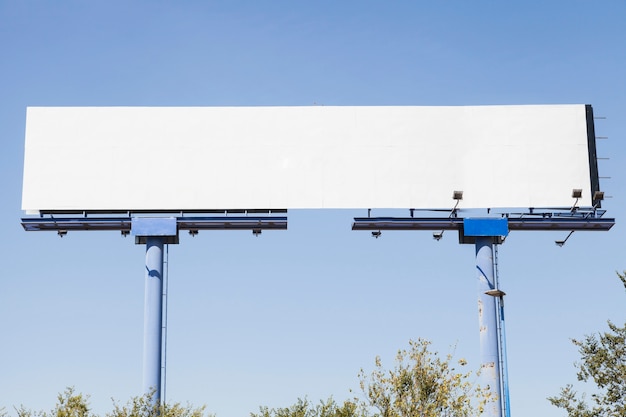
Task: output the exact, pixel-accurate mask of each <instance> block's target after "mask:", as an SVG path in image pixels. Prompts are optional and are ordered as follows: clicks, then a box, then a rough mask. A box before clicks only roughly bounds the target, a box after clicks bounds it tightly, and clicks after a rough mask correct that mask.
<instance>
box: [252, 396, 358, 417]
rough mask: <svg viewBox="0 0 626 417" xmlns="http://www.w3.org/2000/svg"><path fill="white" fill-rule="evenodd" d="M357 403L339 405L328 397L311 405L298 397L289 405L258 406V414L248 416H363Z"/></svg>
mask: <svg viewBox="0 0 626 417" xmlns="http://www.w3.org/2000/svg"><path fill="white" fill-rule="evenodd" d="M360 412H361V410H359V407H358V405H357V404H356V403H355V402H352V401H345V402H344V403H343V404H342V405H339V404H337V403H336V402H335V400H333V399H332V398H329V399H328V400H327V401H326V402H324V401H320V403H319V404H317V405H313V404H311V403H310V402H309V400H307V399H306V398H305V399H301V398H298V401H297V402H296V403H295V404H293V405H292V406H290V407H285V408H272V409H269V408H268V407H260V411H259V413H258V414H255V413H250V417H365V415H364V414H360Z"/></svg>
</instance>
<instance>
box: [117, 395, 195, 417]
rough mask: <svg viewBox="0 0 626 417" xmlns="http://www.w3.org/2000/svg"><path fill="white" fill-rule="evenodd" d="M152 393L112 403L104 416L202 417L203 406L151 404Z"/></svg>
mask: <svg viewBox="0 0 626 417" xmlns="http://www.w3.org/2000/svg"><path fill="white" fill-rule="evenodd" d="M152 397H153V393H147V394H144V395H143V396H141V397H133V398H131V399H130V400H129V401H128V402H127V403H126V404H124V405H120V404H119V403H114V409H113V411H112V412H111V413H107V414H106V417H204V409H205V407H204V406H202V407H197V408H196V407H193V406H191V405H185V406H183V405H181V404H180V403H174V404H167V403H166V404H161V405H158V404H157V405H154V404H152Z"/></svg>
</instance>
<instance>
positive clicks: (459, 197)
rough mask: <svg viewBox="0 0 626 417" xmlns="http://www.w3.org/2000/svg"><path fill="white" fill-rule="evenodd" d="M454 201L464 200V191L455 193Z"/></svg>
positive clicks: (453, 194) (453, 195)
mask: <svg viewBox="0 0 626 417" xmlns="http://www.w3.org/2000/svg"><path fill="white" fill-rule="evenodd" d="M452 199H453V200H463V191H454V192H453V193H452Z"/></svg>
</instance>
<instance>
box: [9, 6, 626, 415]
mask: <svg viewBox="0 0 626 417" xmlns="http://www.w3.org/2000/svg"><path fill="white" fill-rule="evenodd" d="M624 21H626V3H624V2H623V1H617V0H615V1H601V2H588V1H575V0H568V1H551V2H541V1H528V2H517V3H513V2H508V3H504V2H495V1H480V0H479V1H474V2H464V1H445V2H420V1H390V2H381V1H342V2H337V1H316V2H304V1H263V2H260V1H205V2H199V1H187V2H165V1H157V2H147V1H133V2H122V1H107V2H104V1H94V2H81V1H60V2H45V1H25V2H18V1H3V0H0V97H1V98H0V141H1V142H0V143H1V144H2V152H0V178H1V179H0V187H1V189H0V191H1V195H2V199H1V200H0V210H1V211H2V213H1V216H0V232H1V233H2V237H3V239H2V240H1V241H0V245H1V246H0V247H1V251H0V262H1V264H2V281H1V282H2V285H1V286H0V328H1V329H2V336H1V338H0V340H1V343H0V346H1V347H0V349H1V350H0V352H1V354H0V375H1V376H0V392H2V395H1V396H0V398H1V399H0V407H2V406H4V407H6V408H7V409H8V410H9V411H11V410H12V406H14V405H16V406H17V405H19V404H24V405H26V406H28V407H31V408H35V409H48V408H51V407H52V405H53V403H54V400H55V397H56V393H57V392H59V391H62V390H63V389H64V387H66V386H70V385H73V386H75V387H76V389H77V390H79V391H82V392H85V393H88V394H90V395H91V403H92V405H93V408H94V411H96V412H98V413H101V414H104V412H106V411H108V410H110V409H111V397H113V398H115V399H117V400H121V401H125V400H126V399H128V398H129V397H130V396H132V395H136V394H140V390H141V351H142V332H143V271H144V269H143V268H144V265H143V262H144V248H143V247H142V246H139V245H134V243H133V241H132V240H131V239H123V238H121V237H120V236H119V235H118V234H117V233H107V232H101V233H70V234H69V235H68V236H66V237H65V238H64V239H59V238H58V237H57V236H56V235H55V234H53V233H26V232H24V231H23V230H22V228H21V226H20V224H19V219H20V217H21V216H22V212H21V210H20V203H21V201H20V200H21V177H22V162H23V141H24V126H25V109H26V107H27V106H65V105H72V106H95V105H101V106H104V105H106V106H115V105H142V106H165V105H167V106H204V105H206V106H238V105H313V104H324V105H481V104H560V103H565V104H570V103H579V104H592V105H593V106H594V110H595V113H596V115H597V116H603V117H606V119H601V120H597V121H596V132H597V134H598V135H599V136H608V137H609V139H608V140H602V141H600V142H599V143H598V153H599V156H602V157H609V158H610V159H609V160H606V161H605V160H603V161H601V162H600V173H601V175H602V176H605V177H610V178H607V179H603V180H602V181H601V186H602V189H603V190H605V191H606V193H607V195H610V196H612V197H613V198H611V199H607V201H606V202H605V204H604V206H605V208H606V209H608V215H610V216H611V217H615V218H616V219H617V225H616V226H615V227H614V228H613V229H612V230H611V231H610V232H608V233H593V232H590V233H582V232H581V233H575V234H574V235H573V236H572V238H571V239H570V240H569V241H568V242H567V244H566V245H565V246H564V247H563V248H558V247H557V246H556V245H555V244H554V240H555V239H562V238H564V237H565V234H564V233H530V232H517V233H512V234H511V235H510V237H509V238H508V239H507V241H506V243H505V244H504V245H503V246H502V247H501V248H500V251H499V254H500V279H501V282H502V288H503V289H504V290H505V291H506V292H507V294H508V295H507V299H506V312H507V343H508V354H509V377H510V381H509V383H510V389H511V405H512V412H513V414H514V415H542V416H548V417H550V416H559V415H562V414H560V413H559V411H558V410H557V409H556V408H554V407H552V406H551V405H549V403H548V402H547V401H546V400H545V398H546V397H547V396H549V395H553V394H556V393H557V392H558V390H559V387H560V386H563V385H564V384H566V383H568V382H573V381H574V380H575V369H574V367H573V366H572V364H573V362H574V361H575V360H576V359H577V354H576V350H575V348H574V347H573V346H572V345H571V343H570V342H569V338H570V337H580V336H582V335H583V334H587V333H590V332H594V331H598V330H603V329H605V328H606V320H607V319H611V320H613V321H615V322H616V323H618V324H620V323H622V320H624V317H625V313H626V295H625V294H624V290H623V287H622V285H621V283H620V282H619V280H618V279H617V278H616V276H615V271H622V270H624V269H626V261H625V260H624V244H623V233H624V232H623V227H622V225H621V219H622V218H624V214H626V213H625V212H626V210H625V209H624V207H626V201H624V195H625V191H626V190H625V187H626V180H625V179H624V176H623V175H622V172H623V167H624V165H625V163H626V160H625V158H626V147H625V146H624V144H623V141H622V138H623V137H624V136H625V134H626V122H625V120H626V119H625V117H624V109H626V81H625V77H624V73H626V51H625V49H624V45H625V44H626V27H624V24H623V23H624ZM505 168H506V167H497V166H495V169H496V171H497V169H505ZM163 175H167V168H166V167H165V168H164V171H163ZM363 214H364V213H361V212H353V211H293V212H290V213H289V231H287V232H280V231H277V232H271V233H270V232H266V233H264V234H263V235H262V236H261V237H259V238H254V237H253V236H252V235H251V234H250V233H244V232H211V233H209V232H204V233H200V234H199V235H198V236H197V237H195V238H191V237H189V236H186V235H185V236H182V237H181V243H180V245H177V246H171V247H170V251H169V275H170V285H169V290H170V302H169V339H168V385H167V398H168V400H171V401H181V402H187V401H189V402H191V403H193V404H196V405H201V404H206V405H207V410H208V411H211V412H215V413H217V415H218V416H230V415H239V416H241V415H247V414H248V413H249V412H252V411H256V410H257V409H258V406H260V405H268V406H270V407H278V406H286V405H289V404H292V403H293V402H295V400H296V399H297V397H304V396H308V397H309V399H311V400H313V401H317V400H319V399H325V398H327V397H329V396H330V395H333V396H334V397H335V398H336V399H337V400H340V401H341V400H343V399H345V398H348V397H351V396H352V395H353V393H350V392H349V390H350V389H353V390H355V391H357V392H358V378H357V374H358V372H359V369H360V368H364V369H366V370H368V369H372V367H373V363H374V357H375V356H376V355H381V356H382V358H383V362H384V363H388V364H389V365H391V361H392V358H393V356H394V354H395V352H396V351H397V350H398V349H400V348H404V347H406V346H407V341H408V340H409V339H411V338H413V339H415V338H417V337H424V338H427V339H430V340H432V341H433V343H434V348H435V349H437V350H439V351H442V352H447V351H448V349H449V347H450V346H451V345H455V344H456V352H457V355H458V356H463V357H465V358H467V359H468V361H469V363H470V365H471V366H474V367H476V366H477V365H478V360H479V359H478V358H479V344H478V341H479V340H478V325H477V308H476V298H477V294H476V277H475V272H474V253H473V251H474V248H473V247H472V246H471V245H459V244H458V242H457V237H456V236H455V235H454V234H453V233H446V235H445V237H444V239H443V240H442V241H440V242H435V241H434V240H433V239H432V237H431V235H430V233H428V232H423V233H421V232H415V233H401V232H396V233H391V232H388V233H384V234H383V236H382V237H381V238H380V239H372V238H371V237H370V236H369V234H368V233H365V232H364V233H359V232H352V231H350V224H351V220H352V218H353V217H354V216H360V215H363Z"/></svg>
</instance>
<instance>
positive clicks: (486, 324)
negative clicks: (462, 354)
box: [475, 237, 502, 417]
mask: <svg viewBox="0 0 626 417" xmlns="http://www.w3.org/2000/svg"><path fill="white" fill-rule="evenodd" d="M493 244H494V243H493V237H476V243H475V245H476V269H477V272H478V324H479V329H480V356H481V380H482V384H481V385H482V387H483V388H484V389H487V388H488V389H489V391H490V392H491V393H492V395H494V396H495V398H493V401H491V402H489V403H488V404H487V407H486V408H485V416H487V417H502V401H501V399H502V397H501V390H500V370H499V363H498V362H499V351H498V315H497V309H496V298H495V297H493V296H491V295H488V294H485V293H486V292H487V291H490V290H493V289H495V288H496V286H495V281H494V265H493Z"/></svg>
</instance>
